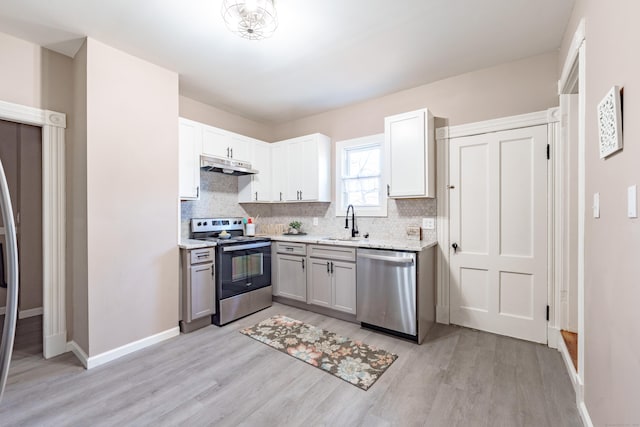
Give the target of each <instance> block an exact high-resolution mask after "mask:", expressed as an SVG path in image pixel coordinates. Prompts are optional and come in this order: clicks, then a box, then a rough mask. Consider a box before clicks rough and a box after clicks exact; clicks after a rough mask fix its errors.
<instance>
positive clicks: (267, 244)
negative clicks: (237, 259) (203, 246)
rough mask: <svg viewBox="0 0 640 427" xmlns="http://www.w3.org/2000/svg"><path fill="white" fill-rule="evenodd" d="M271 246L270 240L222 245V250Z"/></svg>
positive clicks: (241, 249) (242, 249)
mask: <svg viewBox="0 0 640 427" xmlns="http://www.w3.org/2000/svg"><path fill="white" fill-rule="evenodd" d="M267 246H271V242H260V243H247V244H246V245H233V246H223V248H222V252H233V251H244V250H247V249H256V248H264V247H267Z"/></svg>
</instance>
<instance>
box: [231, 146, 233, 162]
mask: <svg viewBox="0 0 640 427" xmlns="http://www.w3.org/2000/svg"><path fill="white" fill-rule="evenodd" d="M231 158H232V159H233V148H232V149H231Z"/></svg>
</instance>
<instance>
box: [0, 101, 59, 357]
mask: <svg viewBox="0 0 640 427" xmlns="http://www.w3.org/2000/svg"><path fill="white" fill-rule="evenodd" d="M0 119H2V120H7V121H11V122H16V123H22V124H27V125H33V126H38V127H41V128H42V246H43V248H42V256H43V258H42V288H43V291H42V308H43V315H42V318H43V319H42V330H43V337H42V348H43V353H44V357H45V359H48V358H50V357H54V356H57V355H59V354H62V353H64V352H66V351H67V319H66V304H65V286H66V279H65V268H66V267H65V262H66V256H65V255H66V237H65V221H66V211H65V163H64V159H65V128H66V127H67V116H66V114H64V113H58V112H56V111H50V110H42V109H40V108H33V107H27V106H24V105H19V104H13V103H10V102H5V101H0Z"/></svg>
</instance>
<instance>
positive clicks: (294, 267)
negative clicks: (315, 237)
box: [275, 242, 307, 302]
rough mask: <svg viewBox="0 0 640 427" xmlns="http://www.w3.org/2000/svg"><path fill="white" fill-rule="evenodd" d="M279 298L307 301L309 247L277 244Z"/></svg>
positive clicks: (277, 287) (299, 244)
mask: <svg viewBox="0 0 640 427" xmlns="http://www.w3.org/2000/svg"><path fill="white" fill-rule="evenodd" d="M275 249H276V254H275V259H276V270H275V271H276V286H275V289H276V292H275V294H276V295H277V296H282V297H285V298H291V299H294V300H297V301H304V302H306V301H307V273H306V270H307V265H306V264H307V258H306V255H307V245H305V244H304V243H285V242H276V243H275Z"/></svg>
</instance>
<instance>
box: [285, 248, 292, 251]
mask: <svg viewBox="0 0 640 427" xmlns="http://www.w3.org/2000/svg"><path fill="white" fill-rule="evenodd" d="M285 249H286V250H288V251H293V248H285Z"/></svg>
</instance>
